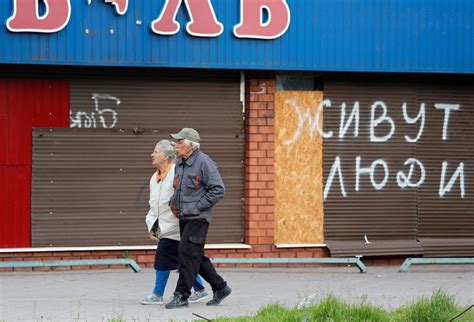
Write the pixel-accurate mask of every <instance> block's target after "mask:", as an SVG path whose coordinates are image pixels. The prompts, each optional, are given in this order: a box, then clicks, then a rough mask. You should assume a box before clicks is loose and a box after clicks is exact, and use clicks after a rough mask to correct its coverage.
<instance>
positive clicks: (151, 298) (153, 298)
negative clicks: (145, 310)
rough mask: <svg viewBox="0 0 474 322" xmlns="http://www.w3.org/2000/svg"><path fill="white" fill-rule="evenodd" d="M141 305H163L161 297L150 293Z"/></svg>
mask: <svg viewBox="0 0 474 322" xmlns="http://www.w3.org/2000/svg"><path fill="white" fill-rule="evenodd" d="M140 303H141V304H143V305H153V304H163V296H159V295H156V294H155V293H152V294H150V295H148V296H146V297H145V298H144V299H143V300H141V301H140Z"/></svg>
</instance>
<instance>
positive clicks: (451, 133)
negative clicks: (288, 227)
mask: <svg viewBox="0 0 474 322" xmlns="http://www.w3.org/2000/svg"><path fill="white" fill-rule="evenodd" d="M374 79H375V78H373V77H372V78H366V79H362V78H355V79H351V80H345V81H344V80H340V79H337V80H336V79H334V80H329V81H328V82H327V83H326V84H325V98H326V99H330V100H331V102H332V106H331V107H329V108H326V109H325V110H324V127H325V130H326V131H328V130H333V131H334V132H337V131H338V129H339V121H340V110H341V108H340V105H341V103H342V102H346V103H347V104H348V110H349V113H350V111H351V109H352V104H353V103H354V101H359V102H360V109H361V119H360V132H359V138H353V137H348V138H345V139H344V140H339V139H338V138H336V137H332V138H330V139H325V141H324V175H325V179H324V180H325V183H326V181H327V177H328V174H329V171H330V169H331V166H332V164H333V162H334V159H335V158H336V156H339V157H340V158H341V162H342V163H341V164H342V171H343V175H344V184H345V188H346V191H347V196H346V197H345V198H344V197H343V196H341V194H340V192H339V185H338V180H337V177H336V178H335V180H334V181H333V184H332V187H331V191H330V194H329V195H328V198H327V199H326V200H325V237H326V243H327V245H328V247H329V249H330V250H331V254H332V255H333V256H345V255H412V254H424V256H473V255H474V235H473V232H474V219H473V216H472V214H474V194H473V191H474V164H473V160H474V149H473V147H474V135H473V132H472V128H473V126H474V123H473V122H474V84H473V82H472V80H468V79H467V78H464V79H463V78H462V77H460V78H458V79H456V81H449V80H446V81H445V80H443V79H435V78H428V77H425V78H423V79H420V78H418V79H416V78H409V79H408V78H407V79H403V77H392V78H388V77H387V78H385V79H384V78H382V77H379V78H378V80H377V81H374ZM375 101H384V102H385V103H386V105H387V108H388V109H387V110H388V113H387V114H388V115H390V117H392V119H393V120H394V122H395V125H396V130H395V133H394V135H393V137H392V138H391V139H390V140H389V141H388V142H385V143H374V142H369V140H368V138H369V133H368V129H369V128H368V124H369V121H368V120H369V119H370V106H371V105H372V104H373V103H374V102H375ZM404 102H406V103H407V105H408V111H409V116H410V117H412V118H413V117H415V116H416V115H417V113H418V111H419V108H420V105H421V104H422V103H424V104H425V109H426V115H425V116H426V120H425V125H424V130H423V133H422V135H421V137H420V139H419V140H418V141H417V142H416V143H408V142H406V140H405V139H404V136H405V135H408V136H410V137H412V138H413V137H416V135H417V134H418V130H419V127H420V122H417V123H416V124H408V123H407V122H406V121H405V120H404V118H403V115H402V104H403V103H404ZM436 103H444V104H459V105H460V108H459V110H457V111H452V112H451V114H450V118H449V123H448V125H449V126H448V132H447V135H448V138H447V140H443V139H442V135H443V124H444V118H445V113H444V110H440V109H436V108H435V104H436ZM382 125H384V124H381V125H380V126H379V127H377V131H379V130H380V133H385V132H386V130H384V129H383V127H382ZM385 125H386V124H385ZM352 133H353V132H352V128H351V129H350V132H349V136H351V135H352ZM356 155H360V156H361V157H362V159H363V160H367V163H363V166H365V167H366V166H368V165H369V164H370V162H371V161H373V160H374V159H378V158H381V159H383V160H385V161H386V162H387V164H388V165H389V169H390V175H389V179H388V182H387V185H386V186H385V187H384V188H383V190H380V191H376V190H375V189H374V188H373V187H372V185H371V184H370V183H369V182H368V181H367V175H362V176H361V185H360V187H361V189H360V191H359V192H355V191H354V181H355V160H354V159H355V156H356ZM408 158H416V159H417V160H418V161H420V162H421V163H422V165H423V167H424V169H425V171H426V177H425V181H424V182H423V184H422V185H421V186H419V187H417V188H410V187H406V188H400V187H399V185H398V184H397V181H396V175H397V172H398V171H403V172H404V173H405V174H407V173H408V172H409V171H408V170H409V168H408V167H407V166H404V165H403V163H404V162H405V160H407V159H408ZM443 161H447V170H446V174H445V183H444V185H446V184H447V183H448V181H449V180H450V178H451V176H452V175H453V173H454V172H455V171H456V169H457V168H458V166H459V164H460V163H461V162H462V163H463V164H464V168H463V170H464V171H463V174H464V196H461V189H460V178H459V177H458V178H457V180H456V181H455V183H454V185H453V186H452V189H451V190H450V191H449V192H446V193H445V195H444V196H440V195H439V189H440V177H441V172H442V164H443ZM420 173H421V172H420V171H419V170H418V169H417V168H416V170H415V175H414V176H413V178H412V181H413V182H417V181H418V179H419V178H420ZM377 175H380V174H379V173H378V174H377ZM376 181H378V179H377V178H376ZM364 235H366V236H367V238H368V240H369V242H370V243H366V242H365V241H364V240H363V236H364ZM417 241H419V242H420V243H418V242H417Z"/></svg>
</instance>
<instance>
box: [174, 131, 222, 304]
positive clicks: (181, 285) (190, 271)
mask: <svg viewBox="0 0 474 322" xmlns="http://www.w3.org/2000/svg"><path fill="white" fill-rule="evenodd" d="M171 137H172V138H173V139H175V140H177V144H176V154H177V156H178V157H179V158H180V160H179V162H178V163H177V164H176V168H175V177H174V185H173V186H174V194H173V196H172V197H171V200H170V207H171V209H172V211H173V213H174V214H175V215H176V216H177V217H178V218H179V228H180V233H181V241H180V243H179V249H178V255H179V278H178V283H177V285H176V290H175V292H174V296H173V298H172V299H171V301H170V302H169V303H168V304H166V305H165V306H166V308H167V309H174V308H179V307H185V306H188V297H189V296H190V294H191V287H192V285H193V283H194V281H195V279H196V276H197V274H198V273H199V275H201V276H202V277H203V278H204V279H205V280H206V281H207V282H208V283H209V284H210V285H211V287H212V290H213V292H214V296H213V299H212V300H210V301H209V302H207V305H218V304H220V303H221V301H222V300H223V299H224V298H226V297H227V296H228V295H229V294H230V293H231V289H230V287H229V286H227V283H226V282H225V281H224V279H223V278H222V277H221V276H220V275H219V274H217V272H216V270H215V268H214V266H213V265H212V263H211V261H210V260H209V258H208V257H206V256H204V244H205V243H206V237H207V230H208V228H209V224H210V223H211V215H212V208H213V207H214V205H215V204H216V203H217V202H218V201H219V200H220V199H222V198H223V197H224V183H223V182H222V178H221V176H220V174H219V171H218V170H217V166H216V164H215V163H214V161H213V160H212V159H211V158H210V157H209V156H208V155H206V154H205V153H203V152H201V150H200V149H199V148H200V141H201V138H200V137H199V133H198V132H197V131H196V130H194V129H191V128H183V129H182V130H181V131H179V133H178V134H171Z"/></svg>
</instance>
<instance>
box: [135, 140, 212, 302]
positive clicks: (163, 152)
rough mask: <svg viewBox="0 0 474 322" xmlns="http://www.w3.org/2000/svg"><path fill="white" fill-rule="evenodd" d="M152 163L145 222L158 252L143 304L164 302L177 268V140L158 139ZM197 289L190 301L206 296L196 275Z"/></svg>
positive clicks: (195, 288)
mask: <svg viewBox="0 0 474 322" xmlns="http://www.w3.org/2000/svg"><path fill="white" fill-rule="evenodd" d="M151 158H152V164H153V166H155V167H156V172H155V173H154V174H153V176H152V177H151V179H150V210H149V211H148V214H147V216H146V224H147V227H148V233H149V235H150V238H151V239H154V240H157V241H159V242H158V247H157V249H156V254H155V264H154V267H155V275H156V278H155V286H154V289H153V291H152V293H151V294H150V295H148V296H146V297H145V298H144V299H143V300H142V301H140V303H141V304H145V305H147V304H163V294H164V291H165V287H166V283H167V282H168V277H169V275H170V270H175V269H178V266H179V260H178V247H179V239H180V237H179V236H180V234H179V220H178V218H176V217H175V216H174V215H173V213H172V212H171V209H170V207H169V204H168V203H169V200H170V198H171V196H172V195H173V192H174V189H173V178H174V168H175V165H174V161H175V153H174V143H172V142H170V141H168V140H162V141H160V142H158V143H157V144H156V146H155V149H154V150H153V153H152V154H151ZM193 287H194V293H193V294H192V295H191V296H190V298H189V302H198V301H200V300H203V299H205V298H207V296H208V293H207V292H206V290H205V288H204V285H203V282H202V280H201V278H200V277H199V276H197V278H196V281H195V282H194V285H193Z"/></svg>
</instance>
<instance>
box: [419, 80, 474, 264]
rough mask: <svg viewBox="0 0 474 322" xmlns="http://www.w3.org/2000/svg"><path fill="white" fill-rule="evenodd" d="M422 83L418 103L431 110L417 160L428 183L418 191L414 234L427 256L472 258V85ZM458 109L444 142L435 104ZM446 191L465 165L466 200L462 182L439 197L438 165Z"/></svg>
mask: <svg viewBox="0 0 474 322" xmlns="http://www.w3.org/2000/svg"><path fill="white" fill-rule="evenodd" d="M438 83H440V82H437V83H436V84H435V83H426V82H425V83H424V84H422V85H420V90H419V95H418V100H419V102H424V103H425V104H426V106H427V108H429V109H430V113H429V114H428V117H427V120H426V125H425V130H424V133H423V136H422V137H421V138H420V140H419V142H418V145H417V146H418V151H417V154H418V157H419V159H420V160H423V164H424V165H425V167H426V172H427V174H429V175H427V178H426V183H425V184H424V185H423V187H421V188H420V189H419V195H418V205H419V209H418V216H419V220H418V229H419V238H420V240H421V242H422V244H423V249H424V252H425V256H474V132H473V129H474V83H467V82H461V81H456V82H442V83H441V84H438ZM438 103H444V104H459V110H456V111H454V110H453V111H451V113H450V116H449V122H448V123H447V128H446V130H447V131H446V134H447V137H446V140H443V137H442V135H443V125H444V118H445V113H444V110H436V109H435V108H434V104H438ZM443 162H447V167H446V172H445V182H444V185H446V184H447V183H448V181H449V180H450V178H451V176H452V175H453V174H454V172H455V171H456V169H457V168H458V166H459V164H460V163H461V162H462V163H463V164H464V169H463V170H464V197H462V196H461V186H460V177H458V178H457V180H456V181H455V182H454V184H453V185H452V188H451V190H450V191H449V192H446V193H445V194H444V195H443V196H442V197H441V196H440V195H439V188H440V180H441V174H442V173H441V172H442V164H443Z"/></svg>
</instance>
